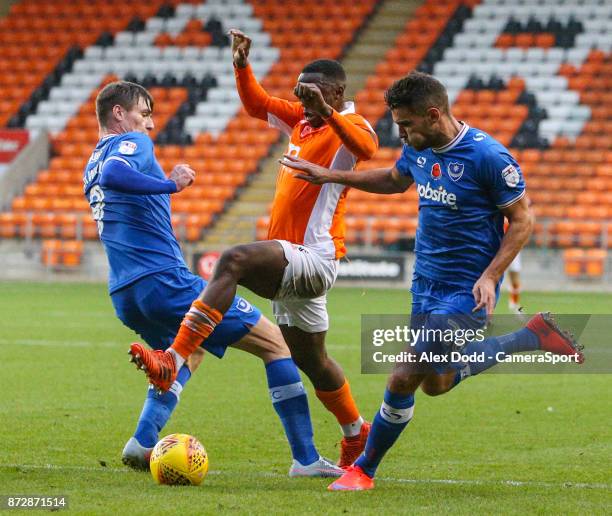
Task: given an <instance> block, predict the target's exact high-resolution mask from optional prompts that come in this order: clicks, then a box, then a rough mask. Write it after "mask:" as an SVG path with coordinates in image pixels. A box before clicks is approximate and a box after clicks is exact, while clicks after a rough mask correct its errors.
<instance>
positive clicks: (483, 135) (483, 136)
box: [474, 133, 487, 142]
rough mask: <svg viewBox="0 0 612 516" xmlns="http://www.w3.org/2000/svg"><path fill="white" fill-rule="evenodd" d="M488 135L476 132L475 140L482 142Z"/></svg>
mask: <svg viewBox="0 0 612 516" xmlns="http://www.w3.org/2000/svg"><path fill="white" fill-rule="evenodd" d="M486 137H487V135H486V134H485V133H476V134H475V135H474V141H475V142H481V141H482V140H484V139H485V138H486Z"/></svg>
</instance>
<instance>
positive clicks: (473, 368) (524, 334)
mask: <svg viewBox="0 0 612 516" xmlns="http://www.w3.org/2000/svg"><path fill="white" fill-rule="evenodd" d="M538 349H540V341H539V340H538V337H537V335H536V334H535V333H533V332H532V331H531V330H530V329H528V328H521V329H520V330H518V331H515V332H514V333H509V334H508V335H502V336H500V337H489V338H487V339H484V340H483V341H482V342H475V341H472V342H470V343H469V344H467V345H466V346H465V347H464V348H463V349H462V351H461V352H462V354H463V355H466V356H471V355H480V354H481V353H482V354H483V356H484V361H483V362H469V363H468V364H467V365H466V366H465V367H464V368H462V370H461V371H460V372H459V373H460V378H458V379H457V380H456V381H457V383H459V381H460V380H461V379H463V378H465V377H467V376H474V375H476V374H478V373H482V372H483V371H486V370H487V369H489V368H490V367H493V366H494V365H496V364H497V363H498V360H497V356H498V355H497V354H498V353H503V355H504V356H505V355H511V354H513V353H520V352H521V351H536V350H538ZM500 358H501V355H500Z"/></svg>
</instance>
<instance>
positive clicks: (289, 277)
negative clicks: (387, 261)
mask: <svg viewBox="0 0 612 516" xmlns="http://www.w3.org/2000/svg"><path fill="white" fill-rule="evenodd" d="M230 34H231V36H232V53H233V60H234V68H235V75H236V83H237V87H238V92H239V94H240V98H241V100H242V103H243V104H244V107H245V109H246V110H247V112H248V113H249V115H251V116H253V117H256V118H260V119H262V120H267V121H268V122H269V124H270V125H271V126H272V127H276V128H278V129H280V130H281V131H283V132H284V133H285V134H287V135H288V136H289V137H290V143H289V147H288V150H287V153H288V154H290V155H292V156H295V157H298V156H299V157H300V158H303V159H306V160H309V161H312V162H314V163H317V164H319V165H321V166H324V167H329V168H339V169H352V168H354V166H355V165H356V163H357V161H359V160H368V159H370V158H371V157H372V156H373V155H374V153H375V152H376V150H377V148H378V139H377V137H376V134H375V132H374V130H373V129H372V126H371V125H370V124H369V123H368V122H367V120H365V119H364V118H363V117H362V116H361V115H358V114H356V113H355V110H354V105H353V103H352V102H346V101H345V99H344V90H345V85H346V74H345V72H344V69H343V68H342V66H341V65H340V63H338V62H337V61H332V60H327V59H321V60H317V61H313V62H311V63H309V64H308V65H306V66H305V67H304V68H303V70H302V73H301V74H300V76H299V77H298V82H297V85H296V87H295V89H294V90H293V92H294V94H295V96H296V97H297V98H298V99H299V102H289V101H287V100H282V99H280V98H276V97H271V96H269V95H268V94H267V93H266V91H265V90H264V89H263V88H262V87H261V85H260V84H259V83H258V82H257V80H256V78H255V76H254V74H253V71H252V70H251V67H250V65H249V63H248V54H249V49H250V46H251V40H250V39H249V38H248V37H247V36H245V35H244V34H243V33H242V32H240V31H237V30H232V31H230ZM345 201H346V188H345V187H344V186H342V185H336V184H326V185H325V186H319V185H312V184H308V183H306V182H304V181H300V180H299V179H296V178H295V177H294V175H293V173H292V172H291V169H289V168H286V167H285V166H281V167H280V170H279V174H278V179H277V182H276V193H275V196H274V202H273V205H272V212H271V215H270V227H269V231H268V240H266V241H262V242H254V243H251V244H246V245H239V246H236V247H233V248H231V249H229V250H227V251H225V252H224V253H223V254H222V256H221V257H220V259H219V261H218V263H217V266H216V269H215V272H214V274H213V277H212V279H211V280H210V281H209V283H208V285H207V287H206V288H205V289H204V291H203V292H202V294H201V295H200V297H199V298H198V299H197V300H196V301H194V303H193V304H192V306H191V309H190V310H189V312H188V313H187V314H186V315H185V318H184V320H183V322H182V324H181V328H180V330H179V333H178V335H177V336H176V339H175V340H174V343H173V344H172V346H171V347H170V348H169V349H168V350H167V351H165V352H161V351H160V352H153V351H149V350H148V349H147V348H145V347H144V346H142V345H140V344H132V347H131V349H130V352H131V353H132V355H133V356H134V357H135V358H136V360H137V363H139V364H141V365H142V366H143V369H145V371H146V373H147V376H148V377H149V380H150V381H151V383H153V384H154V385H156V386H157V387H158V388H160V389H162V390H165V389H167V388H168V386H169V385H171V384H172V382H173V380H174V377H175V375H176V371H177V369H179V368H180V367H181V366H182V364H183V363H184V361H185V360H186V359H187V358H188V357H189V355H190V354H191V353H192V352H193V351H194V350H195V349H197V348H198V346H200V345H201V344H202V342H203V341H204V340H205V339H206V338H207V337H208V336H209V335H210V333H211V332H212V331H213V330H214V328H215V326H216V325H217V324H219V322H220V321H221V319H222V318H223V314H225V312H226V311H227V310H228V308H229V307H230V305H231V303H232V300H233V298H234V295H235V294H236V287H237V286H238V285H243V286H245V287H247V288H248V289H249V290H251V291H253V292H254V293H256V294H257V295H259V296H262V297H265V298H267V299H271V300H272V306H273V311H274V316H275V317H276V321H277V323H278V324H279V326H280V328H281V331H282V333H283V336H284V338H285V341H286V342H287V344H288V345H289V348H290V350H291V355H292V357H293V360H294V361H295V362H296V364H297V365H298V367H299V368H300V369H302V371H304V372H305V373H306V375H307V376H308V377H309V378H310V380H311V381H312V384H313V386H314V387H315V390H316V394H317V397H318V398H319V399H320V400H321V402H322V403H323V405H324V406H325V407H326V408H327V409H328V410H329V411H330V412H332V413H333V414H334V416H335V417H336V419H337V420H338V423H339V424H340V426H341V427H342V431H343V434H344V438H343V439H342V451H341V456H340V460H339V463H338V464H339V465H340V466H341V467H347V466H349V465H350V464H352V463H353V461H354V460H355V459H356V458H357V457H358V456H359V454H360V453H361V451H362V450H363V448H364V446H365V442H366V440H367V436H368V433H369V429H370V424H369V423H367V422H365V421H364V420H363V418H362V417H361V415H360V413H359V411H358V409H357V406H356V404H355V401H354V400H353V397H352V394H351V390H350V387H349V384H348V382H347V380H346V377H345V376H344V372H343V371H342V368H341V367H340V366H339V365H338V364H337V363H336V362H335V361H334V360H333V359H332V358H331V357H329V356H328V354H327V350H326V348H325V336H326V333H327V330H328V327H329V321H328V315H327V309H326V294H327V291H328V290H329V289H330V288H331V287H332V285H333V284H334V282H335V280H336V275H337V267H338V260H339V259H340V258H342V257H343V256H344V255H345V254H346V248H345V246H344V233H345V225H344V213H345V211H346V209H345Z"/></svg>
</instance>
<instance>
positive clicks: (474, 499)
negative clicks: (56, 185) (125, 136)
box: [0, 283, 612, 515]
mask: <svg viewBox="0 0 612 516" xmlns="http://www.w3.org/2000/svg"><path fill="white" fill-rule="evenodd" d="M0 292H1V294H2V295H0V320H1V321H2V325H1V327H2V333H1V334H0V349H1V350H2V354H1V360H2V378H3V380H2V394H1V396H2V402H1V403H0V421H1V425H0V443H2V445H1V446H0V494H45V495H51V494H67V495H68V496H69V503H70V511H71V512H79V513H87V514H91V513H97V514H110V513H116V514H137V513H142V514H145V513H148V514H164V513H167V514H181V515H183V514H202V513H206V514H212V513H220V512H222V513H223V512H235V513H260V514H271V513H279V514H287V513H291V514H341V513H379V514H394V513H411V514H413V513H415V514H437V513H451V512H452V513H460V514H467V513H474V512H476V513H483V514H492V513H511V514H524V513H537V514H544V513H547V514H548V513H559V514H572V513H573V514H578V513H581V514H604V513H606V512H609V510H610V506H611V503H612V480H611V478H610V477H611V473H610V471H611V470H610V457H611V455H612V429H611V425H610V406H612V399H611V394H610V393H611V392H612V376H606V375H484V376H482V377H479V378H473V379H470V380H469V381H467V382H465V384H463V385H461V386H459V387H458V388H457V389H455V390H454V391H452V392H450V393H448V394H446V395H444V396H441V397H438V398H429V397H427V396H424V395H422V394H419V395H418V396H417V403H416V411H415V418H414V420H413V421H412V422H411V424H410V425H409V427H408V428H407V430H406V431H405V432H404V435H403V436H402V438H401V439H400V441H399V442H398V443H397V445H396V446H395V447H394V448H393V450H392V451H391V452H390V453H389V455H388V457H387V458H386V460H385V461H384V462H383V465H382V466H381V468H380V470H379V480H378V482H377V487H376V489H375V490H374V491H372V492H367V493H329V492H327V491H326V490H325V487H326V485H327V484H328V483H329V482H328V481H324V480H290V479H289V478H287V477H286V472H287V470H288V467H289V463H290V460H289V449H288V446H287V444H286V442H285V440H284V437H283V434H282V429H281V426H280V424H279V422H278V421H277V419H276V415H275V413H274V411H273V409H272V408H271V406H270V404H269V402H268V398H267V388H266V383H265V375H264V372H263V367H262V365H261V363H259V362H258V361H257V360H256V359H253V358H251V357H250V356H247V355H246V354H244V353H241V352H238V351H230V352H228V354H227V356H226V358H225V359H223V360H217V359H215V358H214V357H211V356H210V355H208V356H207V357H206V358H205V363H204V364H203V366H202V368H201V369H200V371H198V373H197V374H196V375H195V376H194V378H193V379H192V380H191V382H190V384H189V385H188V387H187V388H186V389H185V391H184V393H183V396H182V400H181V403H180V405H179V407H178V409H177V411H176V413H175V415H174V417H173V418H172V420H171V421H170V423H169V425H168V427H167V428H166V430H165V432H164V433H170V432H185V433H191V434H194V435H196V436H198V437H199V438H200V439H201V440H202V441H203V443H204V444H205V446H206V448H207V450H208V452H209V454H210V467H211V472H210V474H209V475H208V477H207V478H206V480H205V482H204V484H203V485H202V486H201V487H199V488H178V487H176V488H169V487H159V486H156V485H154V484H153V482H152V480H151V478H150V476H149V475H148V474H146V473H135V472H132V471H129V470H127V469H126V468H125V467H123V465H122V464H121V461H120V453H121V449H122V447H123V444H124V442H125V441H126V440H127V438H128V437H129V436H130V435H131V433H132V431H133V427H134V425H135V422H136V418H137V416H138V414H139V411H140V408H141V404H142V400H143V398H144V395H145V381H144V376H143V375H142V374H140V373H137V372H136V371H135V370H134V368H133V366H131V365H130V364H128V356H127V354H126V350H127V343H129V342H130V341H131V340H132V339H133V335H132V334H131V332H130V331H129V330H127V329H125V328H124V327H123V326H122V325H121V324H120V322H119V321H118V320H117V319H116V318H115V316H114V313H113V310H112V306H111V304H110V300H109V298H108V295H107V294H106V289H105V286H102V285H80V284H26V283H4V284H2V286H0ZM249 297H250V299H251V300H254V299H253V297H252V296H249ZM257 304H258V305H259V306H261V307H262V308H263V309H264V310H265V311H266V312H269V307H268V303H267V302H262V301H258V302H257ZM524 304H525V306H526V307H527V308H528V311H531V312H533V311H536V310H538V309H552V310H555V311H558V312H565V313H568V312H569V313H576V312H580V313H612V296H604V295H601V296H599V295H596V294H568V293H564V294H535V293H526V294H525V295H524ZM505 305H506V303H505V300H502V302H501V303H500V312H503V308H504V307H505ZM408 307H409V294H407V293H406V292H405V291H400V290H374V289H368V290H361V289H341V288H335V289H334V290H333V291H332V293H331V294H330V302H329V311H330V314H331V330H330V333H329V337H328V345H329V349H330V352H331V354H332V355H333V356H334V357H335V358H336V359H338V361H339V362H340V363H341V364H342V365H343V366H344V368H345V370H346V372H347V374H348V376H349V378H350V380H351V384H352V388H353V392H354V394H355V397H356V399H357V401H358V403H359V405H360V407H361V409H362V411H363V413H364V414H365V415H367V416H368V418H369V417H371V416H372V415H373V414H374V413H375V411H376V410H377V408H378V406H379V404H380V400H381V396H382V393H383V389H384V384H385V377H384V376H381V375H360V374H359V364H360V346H359V315H360V314H361V313H397V312H402V311H407V310H408ZM308 390H309V393H310V404H311V410H312V416H313V422H314V427H315V437H316V442H317V445H318V447H319V449H320V451H321V453H323V454H324V455H327V456H329V457H332V458H336V457H337V455H338V449H337V448H336V445H335V443H336V442H337V441H338V440H339V431H338V428H337V425H336V423H335V421H334V420H333V418H332V417H330V415H329V414H328V413H327V412H326V411H325V410H324V409H323V408H322V407H321V405H320V403H319V402H318V401H317V400H316V398H315V397H314V395H313V394H312V389H311V388H310V386H309V387H308ZM549 408H550V409H549ZM508 481H514V482H516V483H514V484H513V483H510V482H508Z"/></svg>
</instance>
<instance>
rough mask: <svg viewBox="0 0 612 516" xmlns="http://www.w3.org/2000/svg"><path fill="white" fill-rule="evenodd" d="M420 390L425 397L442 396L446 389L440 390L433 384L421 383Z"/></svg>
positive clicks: (438, 386)
mask: <svg viewBox="0 0 612 516" xmlns="http://www.w3.org/2000/svg"><path fill="white" fill-rule="evenodd" d="M421 390H422V391H423V392H424V393H425V394H427V396H440V394H444V393H445V392H446V391H447V390H448V389H442V388H441V386H440V385H439V384H437V383H435V382H431V383H430V382H423V383H422V384H421Z"/></svg>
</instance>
